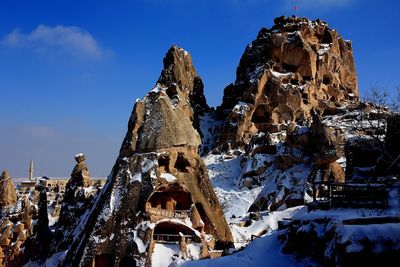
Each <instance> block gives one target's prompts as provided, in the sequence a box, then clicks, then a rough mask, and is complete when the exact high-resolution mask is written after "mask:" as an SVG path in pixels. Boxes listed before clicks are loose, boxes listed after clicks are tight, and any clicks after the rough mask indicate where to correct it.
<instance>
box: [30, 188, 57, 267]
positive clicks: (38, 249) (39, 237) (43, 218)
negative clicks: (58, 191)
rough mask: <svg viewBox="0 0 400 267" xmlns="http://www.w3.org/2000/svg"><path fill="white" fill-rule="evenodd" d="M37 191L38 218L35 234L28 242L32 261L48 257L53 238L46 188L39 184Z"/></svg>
mask: <svg viewBox="0 0 400 267" xmlns="http://www.w3.org/2000/svg"><path fill="white" fill-rule="evenodd" d="M37 191H38V192H39V201H38V219H37V222H36V224H35V225H34V227H33V235H32V236H31V237H30V238H29V240H27V242H26V249H27V250H29V258H30V260H31V261H36V260H38V261H43V260H45V259H46V258H47V255H48V253H49V248H50V243H51V239H52V233H51V231H50V228H49V217H48V212H47V192H46V188H45V187H44V186H43V185H41V184H38V185H37Z"/></svg>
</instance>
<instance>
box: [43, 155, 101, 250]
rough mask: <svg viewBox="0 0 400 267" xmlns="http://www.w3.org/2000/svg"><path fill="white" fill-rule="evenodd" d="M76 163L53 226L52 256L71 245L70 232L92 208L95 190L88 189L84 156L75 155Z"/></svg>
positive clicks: (87, 172)
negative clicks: (56, 220) (57, 218)
mask: <svg viewBox="0 0 400 267" xmlns="http://www.w3.org/2000/svg"><path fill="white" fill-rule="evenodd" d="M75 160H76V162H77V164H76V166H75V167H74V169H73V171H72V173H71V178H70V180H69V181H68V183H67V186H66V189H65V194H64V197H63V201H62V205H61V210H60V215H59V220H58V222H57V224H56V225H55V233H54V238H53V240H52V245H51V253H50V254H54V253H57V252H59V251H62V250H64V249H67V248H68V246H69V245H70V244H71V242H72V240H71V238H72V237H73V234H72V232H73V231H74V230H75V228H76V226H77V224H78V222H79V219H80V218H81V216H82V215H83V214H84V213H85V212H87V211H89V210H90V208H91V207H92V206H93V197H94V195H95V194H96V192H97V189H94V188H92V187H89V184H90V176H89V169H88V167H87V165H86V162H85V155H84V154H82V153H80V154H77V155H75Z"/></svg>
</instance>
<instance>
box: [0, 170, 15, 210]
mask: <svg viewBox="0 0 400 267" xmlns="http://www.w3.org/2000/svg"><path fill="white" fill-rule="evenodd" d="M16 202H17V192H16V190H15V185H14V182H13V181H12V178H11V175H10V173H9V172H8V171H7V170H5V171H3V173H2V174H1V176H0V208H7V207H10V206H13V205H15V203H16Z"/></svg>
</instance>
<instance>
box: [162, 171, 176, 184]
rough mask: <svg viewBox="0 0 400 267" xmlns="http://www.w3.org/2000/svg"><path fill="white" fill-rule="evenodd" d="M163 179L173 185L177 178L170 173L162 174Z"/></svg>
mask: <svg viewBox="0 0 400 267" xmlns="http://www.w3.org/2000/svg"><path fill="white" fill-rule="evenodd" d="M160 177H161V178H164V179H165V180H167V182H168V183H172V182H173V181H175V180H176V179H177V178H176V177H175V176H173V175H172V174H170V173H162V174H161V175H160Z"/></svg>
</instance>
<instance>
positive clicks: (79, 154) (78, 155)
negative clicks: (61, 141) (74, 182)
mask: <svg viewBox="0 0 400 267" xmlns="http://www.w3.org/2000/svg"><path fill="white" fill-rule="evenodd" d="M82 156H84V155H83V153H78V154H76V155H75V158H77V157H82Z"/></svg>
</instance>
